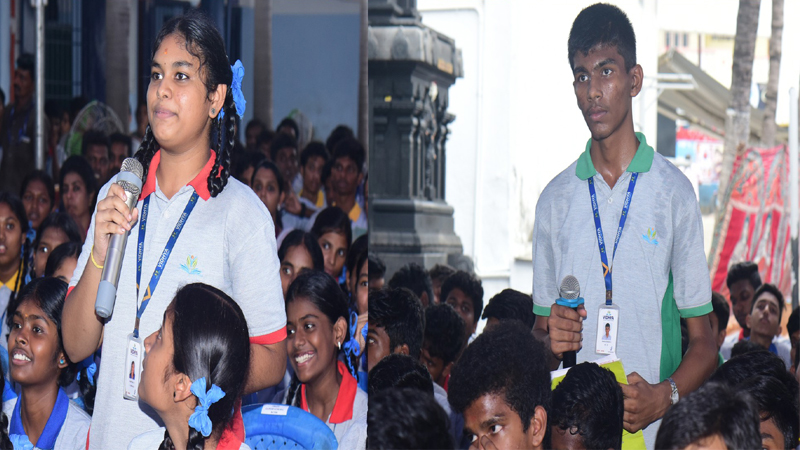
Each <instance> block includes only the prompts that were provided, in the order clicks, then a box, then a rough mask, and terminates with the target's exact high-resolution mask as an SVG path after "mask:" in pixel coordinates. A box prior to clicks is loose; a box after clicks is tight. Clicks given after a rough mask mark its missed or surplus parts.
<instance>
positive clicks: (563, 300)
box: [556, 275, 583, 369]
mask: <svg viewBox="0 0 800 450" xmlns="http://www.w3.org/2000/svg"><path fill="white" fill-rule="evenodd" d="M558 295H560V296H561V297H560V298H559V299H558V300H556V304H557V305H561V306H566V307H567V308H572V309H573V310H574V311H577V310H578V306H580V305H582V304H583V298H582V297H581V296H580V295H581V285H580V283H578V279H577V278H575V277H574V276H572V275H567V276H565V277H564V279H563V280H561V287H560V288H559V289H558ZM576 359H577V357H576V355H575V352H574V351H571V352H564V355H563V356H562V359H561V361H562V363H563V365H564V368H565V369H567V368H570V367H572V366H574V365H575V362H576Z"/></svg>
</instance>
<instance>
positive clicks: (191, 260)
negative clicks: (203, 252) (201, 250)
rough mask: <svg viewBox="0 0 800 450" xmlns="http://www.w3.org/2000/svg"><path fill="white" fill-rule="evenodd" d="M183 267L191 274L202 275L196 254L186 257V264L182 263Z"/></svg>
mask: <svg viewBox="0 0 800 450" xmlns="http://www.w3.org/2000/svg"><path fill="white" fill-rule="evenodd" d="M181 269H183V270H184V272H186V273H188V274H189V275H200V270H198V269H197V258H195V257H194V255H192V256H188V257H186V264H181Z"/></svg>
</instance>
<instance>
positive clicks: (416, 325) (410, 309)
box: [367, 288, 425, 372]
mask: <svg viewBox="0 0 800 450" xmlns="http://www.w3.org/2000/svg"><path fill="white" fill-rule="evenodd" d="M424 328H425V316H423V314H422V305H421V304H420V302H419V299H417V297H416V296H414V293H413V292H411V291H409V290H408V289H405V288H399V289H392V288H389V289H382V290H380V291H376V292H373V293H371V294H370V295H369V325H368V327H367V363H368V369H367V371H368V372H371V371H372V368H373V367H375V365H376V364H378V363H379V362H380V361H381V360H382V359H383V358H385V357H386V356H389V355H390V354H392V353H401V354H403V355H408V356H411V357H412V358H414V359H419V355H420V349H421V348H422V336H423V334H422V333H423V329H424Z"/></svg>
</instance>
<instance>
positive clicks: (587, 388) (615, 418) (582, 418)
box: [548, 362, 625, 449]
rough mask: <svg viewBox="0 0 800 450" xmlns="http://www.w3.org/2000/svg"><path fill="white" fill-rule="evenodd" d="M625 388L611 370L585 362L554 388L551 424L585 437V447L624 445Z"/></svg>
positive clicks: (550, 416)
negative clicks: (623, 395)
mask: <svg viewBox="0 0 800 450" xmlns="http://www.w3.org/2000/svg"><path fill="white" fill-rule="evenodd" d="M624 413H625V405H624V403H623V398H622V389H621V388H620V387H619V383H617V379H616V378H615V377H614V374H613V373H612V372H611V371H610V370H606V369H604V368H602V367H600V366H598V365H597V364H595V363H590V362H585V363H581V364H578V365H577V366H575V367H573V368H571V369H570V370H569V372H567V375H566V376H565V377H564V379H563V380H562V381H561V383H560V384H559V385H558V386H556V388H555V389H554V390H553V408H552V412H551V413H550V415H548V419H549V420H548V425H550V426H557V427H559V428H561V429H563V430H568V432H571V430H572V429H573V428H576V429H577V433H579V434H580V435H581V439H583V445H584V447H585V448H605V449H608V448H613V449H620V448H622V416H623V414H624Z"/></svg>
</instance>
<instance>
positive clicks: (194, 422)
mask: <svg viewBox="0 0 800 450" xmlns="http://www.w3.org/2000/svg"><path fill="white" fill-rule="evenodd" d="M191 391H192V394H194V395H195V396H196V397H197V400H198V402H197V403H198V404H197V406H196V407H195V408H194V412H193V413H192V415H191V416H190V417H189V426H190V427H192V428H194V429H195V430H197V431H198V432H200V434H202V435H203V437H208V436H209V435H211V428H212V426H211V419H209V418H208V408H210V407H211V405H213V404H214V403H216V402H218V401H220V400H221V399H222V398H223V397H225V391H223V390H222V389H220V387H219V386H217V385H216V384H212V385H211V389H209V390H208V392H206V377H203V378H200V379H198V380H197V381H195V382H194V383H192V387H191Z"/></svg>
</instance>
